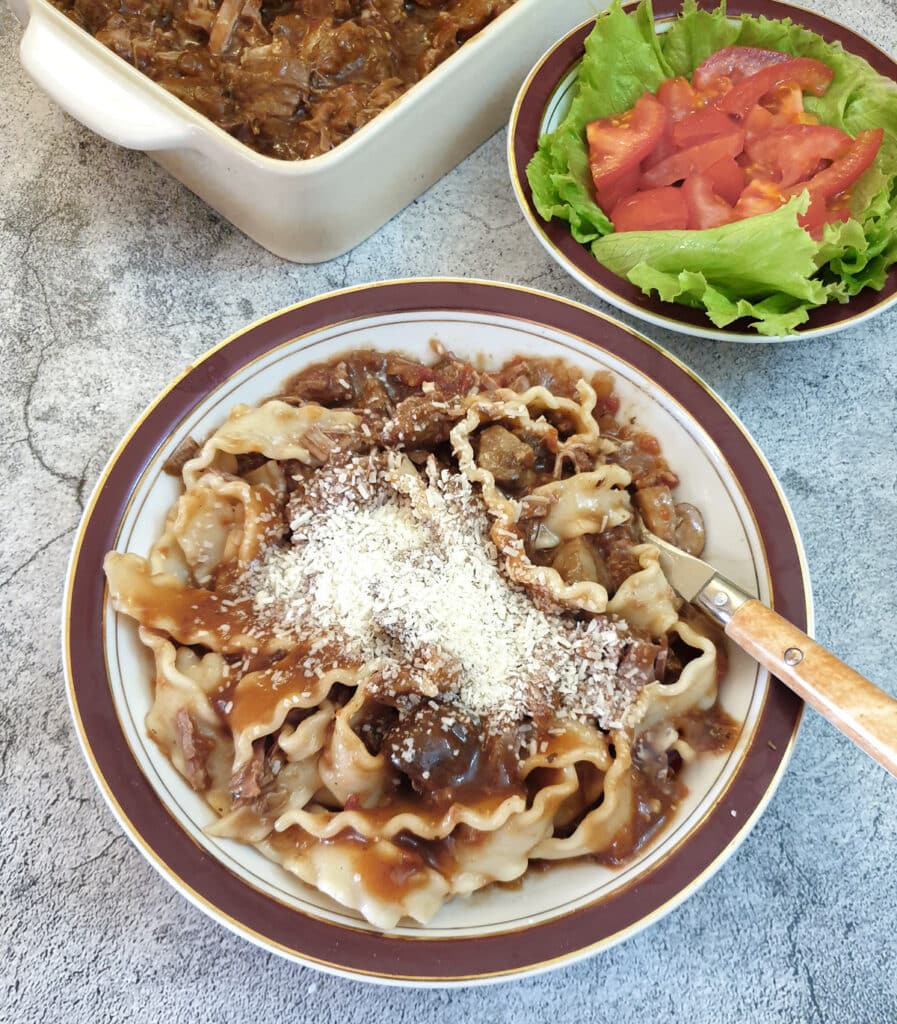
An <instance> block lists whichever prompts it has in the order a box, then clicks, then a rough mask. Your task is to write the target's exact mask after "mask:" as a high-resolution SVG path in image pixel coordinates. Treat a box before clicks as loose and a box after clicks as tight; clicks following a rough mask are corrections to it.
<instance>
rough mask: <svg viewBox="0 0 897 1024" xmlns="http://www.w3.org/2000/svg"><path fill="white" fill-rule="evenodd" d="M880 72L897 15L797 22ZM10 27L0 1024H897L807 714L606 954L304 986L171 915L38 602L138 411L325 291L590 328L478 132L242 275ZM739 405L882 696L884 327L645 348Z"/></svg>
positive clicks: (855, 660)
mask: <svg viewBox="0 0 897 1024" xmlns="http://www.w3.org/2000/svg"><path fill="white" fill-rule="evenodd" d="M805 3H806V4H807V5H808V6H811V7H813V8H815V9H817V10H819V11H825V12H826V13H829V14H834V15H835V16H837V17H840V18H841V19H842V20H843V21H845V22H847V23H848V24H849V25H850V26H851V27H853V28H854V29H857V30H859V31H861V32H865V33H866V34H867V35H868V36H870V37H871V38H872V39H873V40H874V41H875V42H876V43H878V45H880V46H881V47H883V48H885V49H889V50H890V51H891V52H894V48H895V44H897V12H895V6H894V3H895V0H841V2H840V3H838V4H833V3H827V2H826V0H805ZM20 33H21V29H20V27H19V25H18V23H17V22H16V20H15V19H14V18H13V17H12V15H11V14H10V13H9V12H8V11H7V10H6V9H5V8H0V94H2V96H3V103H2V111H0V380H2V384H0V417H2V420H0V421H2V423H3V425H4V430H5V433H6V442H5V444H6V455H5V457H4V459H3V460H2V463H0V479H2V486H0V509H2V523H3V528H2V531H0V588H2V600H3V608H4V609H5V611H4V613H3V614H2V616H0V647H2V650H3V654H4V661H5V666H6V668H5V671H4V678H3V682H2V700H0V776H2V782H0V787H2V788H0V816H2V819H0V820H2V825H0V843H2V857H0V936H2V944H3V952H2V966H0V974H2V980H0V1021H4V1022H5V1021H23V1022H24V1021H28V1022H31V1021H44V1020H46V1021H57V1020H64V1021H72V1022H75V1021H85V1022H91V1024H93V1022H101V1021H135V1022H136V1021H172V1020H178V1021H186V1022H191V1024H193V1022H197V1024H198V1022H204V1021H236V1020H253V1021H267V1022H273V1021H281V1020H284V1021H286V1020H290V1021H305V1020H308V1021H318V1022H323V1021H335V1022H336V1021H339V1022H347V1021H353V1022H354V1021H358V1022H362V1021H369V1020H376V1021H382V1022H389V1024H400V1022H404V1021H409V1022H410V1021H421V1020H436V1019H438V1020H440V1021H445V1022H462V1021H467V1020H477V1019H481V1020H488V1021H512V1022H514V1024H522V1022H529V1021H542V1020H553V1021H558V1022H566V1021H583V1022H586V1021H588V1022H598V1021H607V1022H611V1021H613V1022H614V1024H630V1022H631V1024H645V1022H653V1021H658V1022H659V1021H664V1022H672V1021H678V1022H682V1024H699V1022H716V1021H739V1022H742V1024H747V1022H751V1024H753V1022H758V1024H759V1022H766V1021H772V1020H782V1021H789V1022H790V1021H793V1022H820V1021H832V1022H838V1024H844V1022H854V1021H856V1022H864V1024H894V1022H895V1021H897V927H895V925H897V783H895V781H894V780H893V779H891V778H890V777H888V776H887V775H886V774H885V772H884V771H883V770H882V769H880V768H879V767H877V766H876V765H875V764H873V763H872V762H870V761H868V760H867V759H866V758H865V757H864V756H863V755H862V754H860V753H859V751H858V750H856V749H855V748H853V747H852V746H851V745H850V744H849V743H847V742H846V741H845V740H844V739H842V738H841V737H840V736H839V735H838V734H837V733H836V732H835V731H834V730H833V729H832V728H830V727H829V726H828V725H827V724H825V723H824V722H823V721H822V720H821V719H819V718H818V717H817V716H816V715H814V714H812V713H808V714H807V716H806V717H805V720H804V725H803V728H802V729H801V732H800V736H799V739H798V742H797V745H796V749H795V751H794V757H793V760H792V762H791V765H790V768H789V769H788V771H787V773H786V775H785V777H784V780H783V781H782V784H781V786H780V788H779V790H778V792H777V794H776V795H775V797H774V798H773V800H772V802H771V804H770V806H769V808H768V810H767V812H766V814H765V815H764V816H763V818H762V819H761V821H760V822H759V824H758V825H757V827H756V829H755V830H754V832H753V833H752V834H751V836H750V837H749V838H748V839H747V841H746V842H745V843H744V844H743V845H742V847H741V848H740V850H739V851H738V853H737V854H736V855H735V856H734V857H733V858H732V859H731V860H730V861H729V863H728V864H726V865H725V866H724V868H723V869H722V870H721V871H719V872H718V873H717V874H716V875H715V876H714V877H713V879H712V880H711V881H710V882H709V883H708V884H707V885H706V886H705V887H704V888H703V889H701V890H700V891H699V892H698V893H696V894H695V895H693V896H692V897H691V898H690V899H689V900H688V901H687V902H686V903H685V904H684V905H683V906H681V907H680V908H679V909H678V910H676V911H674V912H673V913H672V914H670V915H669V916H668V917H666V918H665V919H664V920H662V921H661V922H660V923H659V924H657V925H656V926H654V927H652V928H650V929H648V930H647V931H645V932H643V933H641V934H639V935H637V936H636V937H634V938H632V939H630V940H629V941H627V942H625V943H624V944H622V945H619V946H617V947H615V948H613V949H611V950H610V951H608V952H606V953H604V954H602V955H599V956H596V957H594V958H593V959H591V960H588V961H586V962H583V963H579V964H577V965H574V966H571V967H567V968H565V969H562V970H558V971H556V972H554V973H551V974H548V975H545V976H542V977H536V978H530V979H526V980H523V981H519V982H512V983H504V984H500V985H497V986H493V987H489V988H485V989H467V990H454V991H442V990H429V991H412V990H401V989H382V990H378V989H374V988H371V987H370V986H367V985H364V984H361V983H355V982H347V981H343V980H340V979H338V978H335V977H330V976H326V975H322V974H319V973H316V972H315V971H313V970H310V969H306V968H302V967H298V966H296V965H295V964H292V963H289V962H287V961H285V960H283V959H280V958H279V957H278V956H275V955H273V954H271V953H267V952H264V951H262V950H260V949H257V948H255V947H253V946H251V945H249V944H248V943H246V942H244V941H243V940H241V939H239V938H237V937H236V936H234V935H232V934H231V933H229V932H228V931H226V930H225V929H224V928H222V927H221V926H219V925H218V924H216V923H214V922H213V921H211V920H210V919H208V918H207V917H206V916H204V914H202V913H201V912H200V911H199V910H197V909H195V908H194V907H193V906H191V905H190V904H188V903H187V901H186V900H184V899H183V898H182V897H181V896H179V895H178V894H177V893H176V892H175V891H174V890H173V889H171V888H170V887H169V886H168V885H167V884H166V883H165V882H164V881H163V880H162V878H161V877H160V876H159V875H157V874H156V873H155V872H154V871H153V870H152V869H151V868H150V867H149V866H148V864H147V863H146V861H144V859H143V858H142V857H141V856H140V854H139V853H138V852H137V851H136V850H135V849H134V848H133V847H132V846H131V844H130V843H129V842H128V841H127V839H126V838H125V836H124V835H123V833H122V831H121V829H120V828H119V826H118V825H117V824H116V822H115V821H114V820H113V818H112V816H111V814H110V813H109V811H108V809H107V808H106V806H105V805H104V803H103V801H102V799H101V798H100V796H99V793H98V791H97V789H96V787H95V786H94V783H93V781H92V779H91V776H90V774H89V773H88V770H87V767H86V765H85V763H84V760H83V758H82V756H81V754H80V751H79V749H78V744H77V741H76V738H75V734H74V730H73V728H72V724H71V722H70V719H69V712H68V709H67V707H66V701H65V690H64V684H63V678H62V666H61V663H60V647H59V628H60V621H59V619H60V611H59V609H60V601H61V596H62V585H63V578H64V574H65V569H66V561H67V558H68V555H69V549H70V546H71V543H72V539H73V537H74V533H75V529H76V526H77V523H78V520H79V518H80V515H81V511H82V508H83V505H84V502H85V498H86V496H87V495H88V494H89V492H90V489H91V487H92V486H93V483H94V481H95V479H96V478H97V476H98V474H99V472H100V469H101V468H102V466H103V464H104V462H105V460H106V459H107V458H108V456H109V455H110V453H111V452H112V450H113V448H114V446H115V444H116V442H117V441H118V439H119V438H120V437H121V436H122V435H123V433H124V432H125V431H126V429H127V427H128V426H129V424H130V423H131V422H132V420H133V419H134V418H135V416H136V415H137V414H138V413H139V412H140V411H141V410H142V409H143V408H144V406H145V405H146V404H147V403H148V402H149V400H150V399H151V398H152V397H153V396H154V395H155V394H156V393H157V392H158V391H159V390H160V389H161V388H162V387H163V386H164V385H165V384H166V383H167V382H168V381H169V380H170V379H171V378H172V377H173V376H174V375H175V374H176V373H177V372H179V371H180V370H181V369H182V368H183V367H184V366H185V365H187V364H188V363H190V362H191V361H192V360H193V359H195V358H196V357H197V356H198V355H199V354H200V353H202V352H203V351H204V350H205V349H206V348H207V347H209V346H210V345H211V344H212V343H214V342H216V341H218V340H219V339H221V338H223V337H225V336H227V335H229V334H231V333H232V332H233V331H235V330H236V329H237V328H239V327H240V326H242V325H244V324H246V323H248V322H250V321H252V320H253V319H255V318H258V317H261V316H263V315H265V314H267V313H270V312H272V311H274V310H276V309H278V308H280V307H282V306H284V305H287V304H289V303H293V302H296V301H297V300H299V299H303V298H306V297H309V296H313V295H315V294H317V293H320V292H324V291H327V290H329V289H332V288H336V287H341V286H344V285H351V284H358V283H363V282H366V281H371V280H378V279H384V278H390V277H400V278H401V277H409V276H415V275H445V274H461V275H465V276H471V277H480V278H495V279H499V280H506V281H511V282H516V283H519V284H526V285H532V286H534V287H538V288H543V289H546V290H548V291H552V292H555V293H557V294H560V295H564V296H569V297H571V298H574V299H578V300H580V301H584V302H587V303H591V304H593V305H595V306H598V307H601V308H604V307H603V305H602V303H600V302H598V301H597V300H595V299H594V298H592V297H591V296H590V295H589V294H588V293H586V292H585V291H583V290H582V289H581V288H579V287H578V286H577V285H576V284H575V283H573V282H572V281H571V280H570V279H569V278H568V277H567V276H566V275H565V274H564V273H563V272H562V271H560V270H559V269H558V268H557V267H555V266H554V265H553V264H552V263H551V262H550V261H549V259H548V257H547V256H546V255H545V254H544V253H543V251H542V250H541V248H540V247H539V245H538V244H537V242H536V241H535V240H534V239H533V237H532V236H531V234H530V232H529V229H528V228H527V227H526V226H525V224H524V222H523V220H522V219H521V217H520V214H519V212H518V209H517V204H516V201H515V199H514V197H513V194H512V192H511V188H510V185H509V182H508V176H507V171H506V167H505V156H504V146H505V136H504V132H500V133H499V134H497V135H496V136H495V137H494V138H492V139H491V140H490V141H489V142H487V143H486V144H485V145H484V146H482V147H481V148H480V149H479V150H478V151H477V152H476V153H474V154H473V155H472V156H471V157H470V158H469V159H467V160H466V161H464V163H463V164H462V165H461V166H459V167H458V168H457V169H456V170H455V171H453V172H452V173H450V174H449V175H448V176H447V177H446V178H444V179H443V180H442V181H441V182H440V183H439V184H438V185H436V186H435V187H434V188H432V189H430V191H429V192H427V193H426V195H424V196H423V197H421V198H420V199H418V200H417V201H416V202H414V203H412V204H411V205H410V206H409V207H408V208H407V209H406V210H404V211H403V212H402V213H401V214H399V215H398V216H397V217H395V218H394V219H393V220H392V221H391V222H390V223H389V224H388V225H387V226H386V227H384V228H383V229H382V230H381V231H379V232H377V234H375V235H374V236H373V237H372V238H370V239H369V240H368V241H367V242H365V243H364V244H362V245H360V246H359V247H358V248H357V249H355V250H354V251H353V252H350V253H349V254H348V255H346V256H343V257H341V258H339V259H336V260H333V261H332V262H331V263H327V264H323V265H320V266H296V265H291V264H289V263H285V262H283V261H282V260H280V259H278V258H276V257H274V256H272V255H270V254H269V253H267V252H264V251H263V250H262V249H260V248H259V247H258V246H256V245H255V244H254V243H252V242H250V241H249V240H248V239H247V238H245V237H244V236H243V235H241V234H239V233H238V232H237V231H236V230H235V229H233V228H232V227H231V226H230V225H229V224H227V223H225V222H223V221H222V220H221V219H220V218H219V217H218V216H217V215H216V214H215V213H213V212H212V211H211V210H210V209H208V208H207V207H206V206H204V205H203V204H202V203H201V202H200V201H199V200H198V199H196V198H195V197H194V196H193V195H192V194H190V193H189V192H187V191H186V190H185V189H183V188H182V187H181V186H180V185H179V184H178V183H177V182H176V181H174V180H173V179H172V178H170V177H169V176H168V175H167V174H166V173H164V172H163V171H162V170H160V169H159V168H158V167H157V166H156V165H155V164H154V163H152V162H151V161H150V160H149V159H147V158H146V157H145V156H144V155H142V154H140V153H133V152H126V151H124V150H121V149H118V148H116V147H114V146H112V145H110V144H108V143H106V142H105V141H103V140H102V139H100V138H98V137H97V136H95V135H92V134H91V133H90V132H89V131H87V130H86V129H85V128H83V127H81V126H80V125H79V124H77V123H75V122H74V121H73V120H71V119H70V118H68V117H67V116H65V115H63V114H62V113H61V112H60V111H59V110H58V109H57V107H55V106H54V105H53V103H52V102H50V101H49V100H48V99H47V98H46V97H45V96H44V95H43V94H42V93H40V92H39V91H38V90H37V89H36V88H35V87H34V86H33V85H32V83H31V82H30V81H29V80H28V79H27V78H26V77H25V75H24V73H23V72H22V70H21V68H20V66H19V63H18V57H17V44H18V40H19V37H20ZM649 333H651V334H653V336H654V337H655V338H657V339H658V340H659V341H660V342H662V343H663V344H664V345H665V346H667V347H668V348H669V349H670V351H672V352H673V353H675V355H677V356H679V357H680V358H681V359H683V360H685V362H686V363H688V364H689V365H690V366H691V367H693V368H694V369H695V370H696V371H697V372H698V373H699V374H701V376H703V377H704V378H705V380H707V381H708V382H709V383H710V385H711V386H712V387H714V388H715V389H716V390H717V391H719V392H720V394H721V395H722V396H723V397H724V398H725V399H726V400H727V401H728V402H729V403H730V404H731V405H732V406H733V407H734V409H735V411H736V412H737V413H738V415H739V416H740V417H741V418H742V419H743V420H744V422H745V423H746V424H747V427H748V428H749V429H750V430H751V431H752V432H753V434H754V437H755V438H756V439H757V441H758V443H759V444H760V446H761V447H762V449H763V450H764V452H765V453H766V455H767V456H768V458H769V460H770V462H771V463H772V465H773V467H774V469H775V471H776V472H777V474H778V475H779V478H780V479H781V481H782V484H783V486H784V489H785V491H786V493H787V495H788V497H789V499H790V500H791V503H792V505H793V509H794V513H795V516H796V519H797V522H798V524H799V527H800V530H801V532H802V534H803V538H804V542H805V544H806V549H807V555H808V559H809V566H810V572H811V576H812V579H813V583H814V590H815V599H816V615H817V635H818V637H819V639H820V640H821V642H822V643H824V644H826V645H827V646H829V647H830V648H831V649H832V650H834V651H835V652H836V653H837V654H838V655H840V656H841V657H843V658H844V659H846V660H848V661H850V662H851V663H852V664H853V665H854V666H855V667H856V668H857V669H858V670H859V671H860V672H862V673H864V674H865V675H868V676H869V677H871V678H872V679H873V680H875V681H876V682H878V683H879V684H880V685H882V686H884V687H886V688H888V689H890V690H891V692H892V693H895V694H897V679H895V674H894V647H895V622H897V596H895V593H897V561H895V556H894V535H895V534H897V484H895V481H897V449H895V438H897V308H894V309H892V310H891V311H890V312H888V313H886V314H884V315H881V316H879V317H878V318H877V319H874V320H873V321H872V322H871V323H869V324H866V325H863V326H860V327H857V328H855V329H853V330H851V331H848V332H845V333H843V334H839V335H836V336H834V337H831V338H824V339H821V340H817V341H807V342H795V343H792V344H787V345H756V346H738V345H731V344H717V343H712V342H707V341H699V340H691V339H688V338H686V337H683V336H679V335H672V334H665V333H663V332H659V331H656V330H655V331H651V332H649Z"/></svg>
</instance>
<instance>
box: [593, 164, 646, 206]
mask: <svg viewBox="0 0 897 1024" xmlns="http://www.w3.org/2000/svg"><path fill="white" fill-rule="evenodd" d="M638 179H639V169H638V167H637V166H636V167H634V168H632V170H629V171H627V172H626V173H625V174H623V175H621V176H620V177H618V178H617V179H616V180H615V181H612V182H611V183H610V184H609V185H605V186H604V187H603V188H601V189H596V190H595V198H596V199H597V200H598V205H599V206H600V207H601V209H602V210H604V212H605V213H606V214H607V215H608V217H609V216H610V213H611V210H613V208H614V207H615V206H616V205H617V203H619V201H620V200H621V199H625V198H626V196H630V195H632V193H633V192H635V190H636V189H637V188H638Z"/></svg>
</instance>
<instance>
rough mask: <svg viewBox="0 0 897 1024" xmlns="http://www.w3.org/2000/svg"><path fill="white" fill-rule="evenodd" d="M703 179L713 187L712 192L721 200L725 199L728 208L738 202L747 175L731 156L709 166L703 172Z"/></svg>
mask: <svg viewBox="0 0 897 1024" xmlns="http://www.w3.org/2000/svg"><path fill="white" fill-rule="evenodd" d="M704 177H705V178H707V180H708V181H709V182H710V184H711V185H712V186H713V191H714V192H716V194H717V195H718V196H719V197H720V198H721V199H725V201H726V202H727V203H729V205H730V206H734V205H735V204H736V203H737V202H738V197H739V196H740V195H741V193H742V192H743V191H744V190H745V187H746V185H747V175H746V174H745V173H744V169H743V168H742V167H739V165H738V164H737V163H736V161H735V160H734V158H733V157H731V156H724V157H723V158H722V160H717V161H716V163H715V164H711V165H710V166H709V167H708V168H707V170H706V171H704Z"/></svg>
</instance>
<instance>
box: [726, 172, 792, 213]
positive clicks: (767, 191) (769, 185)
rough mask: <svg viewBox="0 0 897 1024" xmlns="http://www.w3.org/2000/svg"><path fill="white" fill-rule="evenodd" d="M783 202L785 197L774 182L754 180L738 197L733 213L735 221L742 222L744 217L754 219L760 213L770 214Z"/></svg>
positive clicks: (760, 179)
mask: <svg viewBox="0 0 897 1024" xmlns="http://www.w3.org/2000/svg"><path fill="white" fill-rule="evenodd" d="M785 201H786V199H785V196H783V195H782V193H781V191H780V190H779V186H778V185H776V183H775V182H774V181H764V180H763V179H762V178H754V180H753V181H751V182H750V183H749V184H748V186H747V188H746V189H745V190H744V192H742V193H741V195H740V196H739V198H738V202H737V203H736V204H735V208H734V211H733V212H734V215H735V219H736V220H744V219H745V218H746V217H756V216H758V215H759V214H761V213H772V212H773V210H778V208H779V207H780V206H781V205H782V204H783V203H784V202H785Z"/></svg>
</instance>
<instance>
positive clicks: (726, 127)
mask: <svg viewBox="0 0 897 1024" xmlns="http://www.w3.org/2000/svg"><path fill="white" fill-rule="evenodd" d="M737 127H738V126H737V125H736V124H735V122H734V120H733V119H732V118H731V117H729V116H728V115H727V114H724V113H723V112H722V111H721V110H717V109H716V107H712V106H711V107H700V108H699V109H698V110H695V111H693V112H692V113H691V114H688V115H687V116H685V117H683V118H682V119H681V120H680V121H678V122H676V123H675V124H674V125H673V131H672V140H673V145H674V146H675V147H676V148H677V149H688V147H689V146H696V145H697V144H698V143H699V142H706V141H707V140H708V139H712V138H713V137H714V136H715V135H725V134H726V133H727V132H731V131H735V130H736V129H737Z"/></svg>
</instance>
